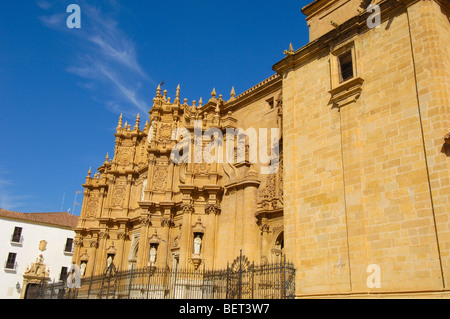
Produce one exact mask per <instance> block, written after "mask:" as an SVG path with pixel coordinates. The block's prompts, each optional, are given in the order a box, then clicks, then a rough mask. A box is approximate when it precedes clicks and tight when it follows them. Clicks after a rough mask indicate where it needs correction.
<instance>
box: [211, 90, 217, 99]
mask: <svg viewBox="0 0 450 319" xmlns="http://www.w3.org/2000/svg"><path fill="white" fill-rule="evenodd" d="M216 95H217V93H216V88H214V89H213V90H212V92H211V97H212V98H213V99H215V98H216Z"/></svg>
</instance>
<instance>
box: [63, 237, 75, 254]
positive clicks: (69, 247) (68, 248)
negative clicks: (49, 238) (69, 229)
mask: <svg viewBox="0 0 450 319" xmlns="http://www.w3.org/2000/svg"><path fill="white" fill-rule="evenodd" d="M72 251H73V239H72V238H67V240H66V246H65V248H64V252H66V253H71V252H72Z"/></svg>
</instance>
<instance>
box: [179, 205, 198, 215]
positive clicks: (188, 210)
mask: <svg viewBox="0 0 450 319" xmlns="http://www.w3.org/2000/svg"><path fill="white" fill-rule="evenodd" d="M182 209H183V213H184V214H193V213H194V212H195V208H194V204H184V205H183V206H182Z"/></svg>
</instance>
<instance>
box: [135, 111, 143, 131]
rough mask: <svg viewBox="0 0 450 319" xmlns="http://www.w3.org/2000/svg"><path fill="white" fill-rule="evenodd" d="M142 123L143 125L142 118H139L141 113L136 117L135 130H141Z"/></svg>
mask: <svg viewBox="0 0 450 319" xmlns="http://www.w3.org/2000/svg"><path fill="white" fill-rule="evenodd" d="M140 123H141V117H140V116H139V113H138V115H137V116H136V122H135V125H134V129H135V130H138V129H139V124H140Z"/></svg>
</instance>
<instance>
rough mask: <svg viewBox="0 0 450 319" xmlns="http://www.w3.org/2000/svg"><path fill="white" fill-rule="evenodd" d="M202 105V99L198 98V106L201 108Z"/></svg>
mask: <svg viewBox="0 0 450 319" xmlns="http://www.w3.org/2000/svg"><path fill="white" fill-rule="evenodd" d="M202 105H203V98H200V100H199V101H198V106H199V107H201V106H202Z"/></svg>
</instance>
